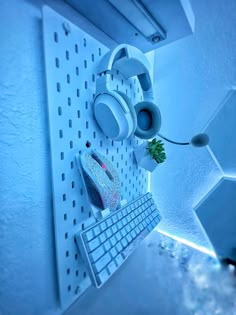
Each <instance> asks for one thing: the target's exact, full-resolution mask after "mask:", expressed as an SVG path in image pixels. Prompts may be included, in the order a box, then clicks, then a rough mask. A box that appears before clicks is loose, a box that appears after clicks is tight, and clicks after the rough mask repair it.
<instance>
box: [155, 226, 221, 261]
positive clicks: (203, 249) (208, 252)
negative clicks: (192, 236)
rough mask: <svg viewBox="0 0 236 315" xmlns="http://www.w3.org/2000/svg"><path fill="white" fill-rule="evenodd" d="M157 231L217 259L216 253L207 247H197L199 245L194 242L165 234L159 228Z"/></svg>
mask: <svg viewBox="0 0 236 315" xmlns="http://www.w3.org/2000/svg"><path fill="white" fill-rule="evenodd" d="M157 231H158V232H159V233H161V234H163V235H166V236H168V237H170V238H172V239H174V240H176V241H178V242H180V243H182V244H185V245H187V246H190V247H192V248H194V249H196V250H199V251H201V252H202V253H205V254H207V255H209V256H212V257H214V258H216V257H217V256H216V254H215V252H214V251H212V250H210V249H208V248H206V247H203V246H200V245H197V244H195V243H192V242H190V241H188V240H186V239H184V238H182V237H178V236H176V235H171V234H169V233H167V232H164V231H162V230H160V229H158V228H157Z"/></svg>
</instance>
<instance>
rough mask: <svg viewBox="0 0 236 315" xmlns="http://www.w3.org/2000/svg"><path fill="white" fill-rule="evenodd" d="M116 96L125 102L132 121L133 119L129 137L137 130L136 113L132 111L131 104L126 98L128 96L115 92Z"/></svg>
mask: <svg viewBox="0 0 236 315" xmlns="http://www.w3.org/2000/svg"><path fill="white" fill-rule="evenodd" d="M116 92H117V93H118V94H120V96H121V97H123V99H124V100H125V102H126V104H127V106H128V107H129V110H130V113H131V116H132V119H133V129H132V133H131V135H132V134H133V133H134V132H135V130H136V128H137V115H136V111H135V109H134V106H133V104H132V103H131V101H130V99H129V98H128V96H127V95H126V94H125V93H123V92H121V91H116Z"/></svg>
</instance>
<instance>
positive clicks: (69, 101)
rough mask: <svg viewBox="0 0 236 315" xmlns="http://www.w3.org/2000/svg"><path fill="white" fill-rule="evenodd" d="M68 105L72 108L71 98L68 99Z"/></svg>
mask: <svg viewBox="0 0 236 315" xmlns="http://www.w3.org/2000/svg"><path fill="white" fill-rule="evenodd" d="M67 104H68V106H71V98H70V97H68V98H67Z"/></svg>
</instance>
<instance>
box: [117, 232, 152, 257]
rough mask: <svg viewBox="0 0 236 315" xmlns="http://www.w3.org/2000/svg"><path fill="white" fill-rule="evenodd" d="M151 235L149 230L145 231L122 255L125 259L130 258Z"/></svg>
mask: <svg viewBox="0 0 236 315" xmlns="http://www.w3.org/2000/svg"><path fill="white" fill-rule="evenodd" d="M148 234H149V232H148V231H147V229H144V230H143V231H142V232H141V233H140V234H139V235H138V236H137V237H136V238H135V239H134V240H133V241H132V242H131V243H130V244H129V245H128V246H127V247H126V248H125V249H124V250H123V251H122V252H121V255H122V256H123V258H124V259H125V258H126V257H128V256H129V255H130V254H131V253H132V252H133V251H134V250H135V248H136V247H137V246H138V245H139V244H140V243H141V241H142V240H143V239H144V238H145V237H146V236H147V235H148Z"/></svg>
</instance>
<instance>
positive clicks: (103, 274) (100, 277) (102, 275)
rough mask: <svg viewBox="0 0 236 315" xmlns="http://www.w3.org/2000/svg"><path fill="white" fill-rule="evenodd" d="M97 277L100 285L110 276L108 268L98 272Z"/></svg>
mask: <svg viewBox="0 0 236 315" xmlns="http://www.w3.org/2000/svg"><path fill="white" fill-rule="evenodd" d="M96 278H97V282H98V284H99V285H100V284H102V283H104V282H106V281H107V279H108V278H109V273H108V271H107V270H106V269H103V270H102V271H101V272H100V273H98V274H97V276H96Z"/></svg>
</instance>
